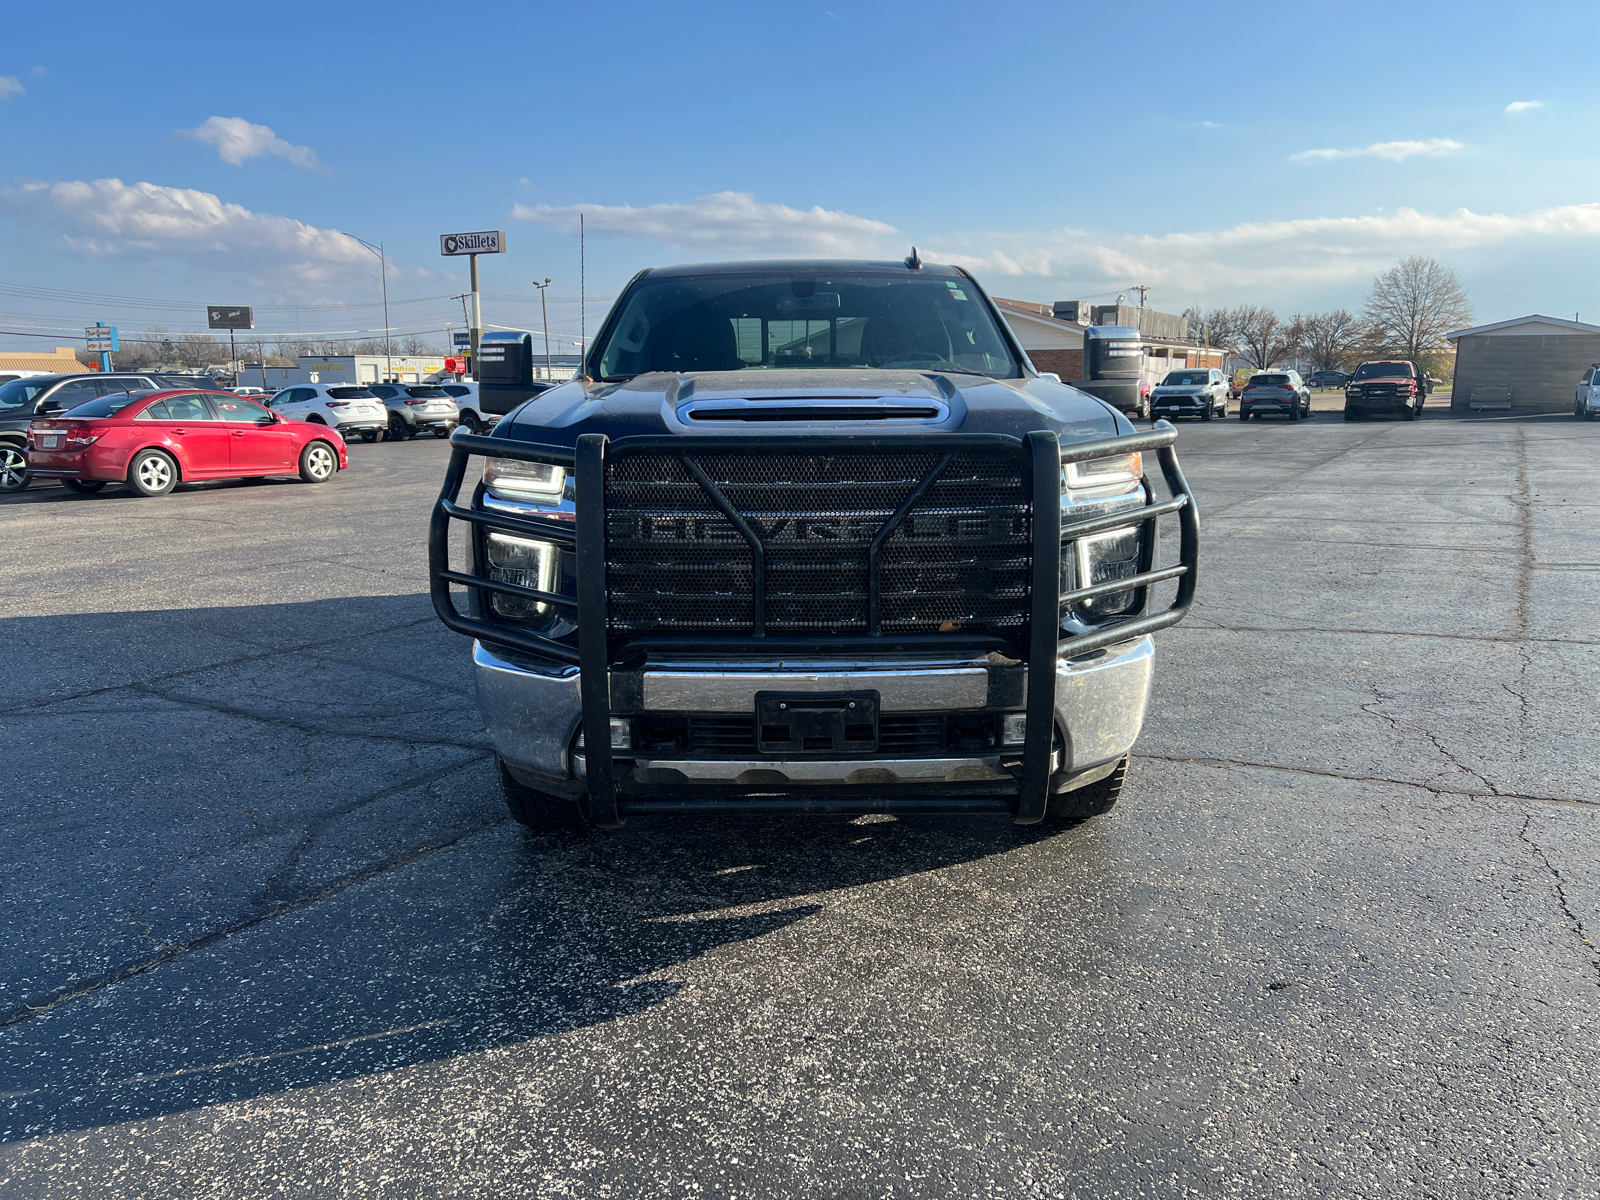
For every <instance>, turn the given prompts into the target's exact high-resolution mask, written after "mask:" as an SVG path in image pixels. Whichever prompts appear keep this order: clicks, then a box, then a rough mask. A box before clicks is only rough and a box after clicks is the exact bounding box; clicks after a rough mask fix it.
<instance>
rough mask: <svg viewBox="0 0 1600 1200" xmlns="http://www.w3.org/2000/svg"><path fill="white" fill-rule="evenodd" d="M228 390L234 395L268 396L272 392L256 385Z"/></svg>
mask: <svg viewBox="0 0 1600 1200" xmlns="http://www.w3.org/2000/svg"><path fill="white" fill-rule="evenodd" d="M228 390H229V391H230V392H232V393H233V394H234V395H235V396H270V395H271V394H272V393H271V392H269V391H267V389H266V388H258V387H236V388H229V389H228Z"/></svg>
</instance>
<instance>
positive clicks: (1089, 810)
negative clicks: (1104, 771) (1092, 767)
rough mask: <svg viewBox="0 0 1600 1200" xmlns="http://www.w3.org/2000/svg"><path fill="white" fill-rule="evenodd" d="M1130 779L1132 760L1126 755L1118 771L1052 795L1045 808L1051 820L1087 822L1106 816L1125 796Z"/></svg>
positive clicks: (1045, 813)
mask: <svg viewBox="0 0 1600 1200" xmlns="http://www.w3.org/2000/svg"><path fill="white" fill-rule="evenodd" d="M1127 778H1128V759H1127V757H1126V756H1124V757H1123V758H1122V759H1121V760H1120V761H1119V762H1118V763H1117V767H1116V770H1114V771H1112V772H1111V774H1109V775H1107V776H1106V777H1105V778H1104V779H1101V780H1097V781H1096V782H1094V783H1091V784H1089V785H1088V786H1086V787H1081V788H1077V789H1076V790H1074V791H1070V792H1062V793H1061V794H1060V795H1057V796H1051V797H1050V803H1049V805H1048V806H1047V807H1046V808H1045V812H1044V815H1045V820H1047V821H1070V822H1073V823H1076V822H1078V821H1087V820H1088V819H1089V818H1090V817H1099V816H1104V815H1105V814H1106V813H1108V812H1110V811H1111V810H1112V809H1113V808H1115V807H1116V806H1117V801H1118V800H1120V799H1121V798H1122V785H1123V783H1125V782H1126V781H1127Z"/></svg>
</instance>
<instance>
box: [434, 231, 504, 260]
mask: <svg viewBox="0 0 1600 1200" xmlns="http://www.w3.org/2000/svg"><path fill="white" fill-rule="evenodd" d="M505 252H506V231H505V230H503V229H491V230H488V231H487V232H484V233H441V234H440V235H439V253H440V254H444V255H451V254H504V253H505Z"/></svg>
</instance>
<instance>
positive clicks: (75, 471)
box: [8, 389, 349, 496]
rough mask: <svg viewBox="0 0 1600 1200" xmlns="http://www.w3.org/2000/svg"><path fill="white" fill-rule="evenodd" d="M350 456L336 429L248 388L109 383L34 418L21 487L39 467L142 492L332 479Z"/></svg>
mask: <svg viewBox="0 0 1600 1200" xmlns="http://www.w3.org/2000/svg"><path fill="white" fill-rule="evenodd" d="M348 465H349V462H348V459H347V457H346V455H345V445H344V439H343V438H341V437H339V436H338V434H337V433H335V432H333V431H331V430H329V429H327V428H325V427H319V426H317V425H314V424H312V423H311V422H309V421H292V420H289V419H287V418H285V417H283V416H280V415H279V414H277V413H275V412H273V411H272V410H270V409H268V408H265V407H263V406H262V405H260V404H258V403H256V402H255V401H254V400H251V399H249V398H248V397H245V396H238V395H235V394H233V393H232V392H221V391H217V392H209V391H207V392H201V391H194V390H188V389H185V390H171V389H166V390H151V391H136V392H123V391H108V392H106V393H104V394H102V395H100V396H98V397H96V398H95V399H93V400H90V401H88V402H86V403H84V404H79V405H77V406H75V407H73V408H71V409H69V410H67V411H65V412H61V411H57V412H55V413H52V414H50V415H48V416H43V417H39V418H36V419H34V420H32V421H31V422H30V427H29V430H28V445H27V469H26V471H25V472H24V478H23V480H22V486H26V484H27V482H28V480H27V476H28V475H30V474H31V475H32V476H33V477H34V478H38V479H59V480H60V481H61V482H62V483H63V484H64V485H65V486H66V487H68V488H70V489H71V490H72V491H75V492H83V493H89V492H98V491H100V490H101V489H102V488H104V487H105V486H106V485H107V484H108V483H120V484H125V485H126V486H127V487H128V488H129V489H130V490H132V491H133V492H134V493H135V494H137V495H140V496H164V495H166V494H167V493H168V492H170V491H171V490H172V489H173V488H174V487H176V486H177V485H178V484H179V483H180V482H185V481H191V480H201V479H239V478H244V479H249V478H261V477H265V476H269V475H299V476H300V478H301V479H303V480H304V481H305V482H307V483H324V482H326V481H327V480H329V479H331V478H332V477H333V475H334V474H335V473H336V472H338V471H340V470H343V469H344V468H345V467H346V466H348ZM8 490H16V489H15V488H12V489H8Z"/></svg>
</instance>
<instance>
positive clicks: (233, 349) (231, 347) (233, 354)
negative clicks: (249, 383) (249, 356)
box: [228, 329, 239, 384]
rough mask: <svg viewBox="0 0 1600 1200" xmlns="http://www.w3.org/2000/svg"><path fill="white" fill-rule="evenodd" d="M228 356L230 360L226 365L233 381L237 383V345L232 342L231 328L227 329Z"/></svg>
mask: <svg viewBox="0 0 1600 1200" xmlns="http://www.w3.org/2000/svg"><path fill="white" fill-rule="evenodd" d="M228 358H229V359H230V360H231V361H230V362H229V363H228V366H229V368H230V369H231V370H232V371H233V382H234V383H235V384H237V383H238V382H239V347H238V346H237V345H236V344H235V343H234V340H233V330H231V329H230V330H228Z"/></svg>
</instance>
